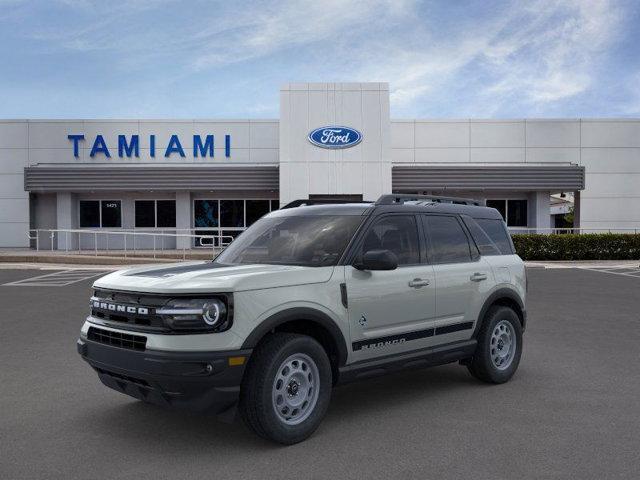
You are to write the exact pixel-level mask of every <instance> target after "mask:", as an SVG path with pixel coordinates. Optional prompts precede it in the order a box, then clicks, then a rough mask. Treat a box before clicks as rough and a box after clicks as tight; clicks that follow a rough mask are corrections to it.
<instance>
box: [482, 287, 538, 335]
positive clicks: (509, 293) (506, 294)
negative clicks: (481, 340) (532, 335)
mask: <svg viewBox="0 0 640 480" xmlns="http://www.w3.org/2000/svg"><path fill="white" fill-rule="evenodd" d="M503 298H506V299H509V300H511V301H513V302H515V303H516V304H517V305H518V307H519V308H520V312H522V315H520V314H518V316H519V317H520V321H521V323H522V331H524V329H525V327H526V322H527V314H526V312H525V309H524V304H523V303H522V299H521V298H520V295H518V293H517V292H515V291H514V290H512V289H510V288H499V289H498V290H496V291H495V292H493V293H492V294H491V295H489V297H488V298H487V299H486V300H485V302H484V304H483V305H482V309H481V310H480V314H479V315H478V321H477V322H476V328H475V329H474V330H473V337H472V338H476V337H477V336H478V332H479V331H480V327H481V326H482V322H483V321H484V317H485V315H486V314H487V310H489V308H490V307H491V306H492V305H493V304H494V303H496V302H497V301H499V300H502V299H503ZM516 313H518V312H516Z"/></svg>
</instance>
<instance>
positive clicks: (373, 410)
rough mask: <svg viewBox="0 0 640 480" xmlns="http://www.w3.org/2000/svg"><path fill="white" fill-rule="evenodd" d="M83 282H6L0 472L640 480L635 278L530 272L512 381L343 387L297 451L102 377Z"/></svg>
mask: <svg viewBox="0 0 640 480" xmlns="http://www.w3.org/2000/svg"><path fill="white" fill-rule="evenodd" d="M42 273H47V272H42V271H26V270H0V284H4V283H7V282H12V281H16V280H19V279H22V278H28V277H33V276H36V275H41V274H42ZM90 284H91V280H87V281H82V282H79V283H74V284H72V285H69V286H66V287H41V286H36V287H27V286H24V287H20V286H0V304H1V305H2V313H1V314H0V328H1V329H0V392H1V395H0V478H2V479H7V480H12V479H19V478H20V479H21V478H25V479H37V478H47V479H53V478H61V479H62V478H64V479H73V478H82V479H94V478H95V479H107V478H119V479H120V478H122V479H127V478H131V479H134V478H135V479H144V478H149V479H165V478H166V479H178V478H180V479H181V478H209V479H213V478H215V479H226V478H233V479H239V478H260V479H265V478H296V479H307V478H317V479H326V478H331V479H343V478H366V479H377V478H403V479H410V478H415V479H426V478H438V479H444V478H456V479H466V478H473V479H494V480H495V479H509V480H512V479H529V478H532V479H533V478H535V479H545V478H558V479H567V478H576V479H580V480H583V479H606V478H625V479H632V478H639V477H640V456H639V454H638V452H639V450H640V367H639V365H640V362H639V360H640V348H639V345H640V278H634V277H629V276H621V275H612V274H607V273H602V272H595V271H585V270H574V269H567V270H541V269H537V270H532V271H530V272H529V326H528V330H527V332H526V333H525V351H524V355H523V358H522V363H521V364H520V369H519V371H518V373H517V374H516V376H515V377H514V378H513V380H512V381H511V382H509V383H507V384H505V385H500V386H488V385H484V384H481V383H478V382H477V381H475V380H474V379H473V378H471V377H470V376H469V375H468V374H467V372H466V369H465V368H463V367H460V366H458V365H455V364H453V365H447V366H443V367H437V368H432V369H428V370H416V371H407V372H403V373H399V374H396V375H393V376H387V377H380V378H377V379H371V380H367V381H363V382H359V383H354V384H350V385H346V386H342V387H339V388H338V389H336V390H335V391H334V394H333V398H332V403H331V407H330V409H329V413H328V415H327V417H326V419H325V421H324V423H323V424H322V425H321V427H320V429H319V430H318V431H317V432H316V434H315V435H314V436H313V437H312V438H311V439H309V440H308V441H306V442H304V443H302V444H298V445H294V446H291V447H281V446H276V445H273V444H271V443H268V442H266V441H263V440H261V439H259V438H258V437H256V436H254V435H253V434H251V433H250V432H249V431H248V430H247V429H246V428H245V427H244V426H243V425H242V424H241V422H239V421H238V422H236V423H235V424H231V425H228V424H224V423H219V422H218V421H216V420H215V419H213V418H209V417H206V416H197V415H192V414H188V413H182V412H176V411H171V410H164V409H162V408H159V407H154V406H150V405H147V404H144V403H142V402H138V401H136V400H134V399H132V398H128V397H126V396H123V395H120V394H118V393H117V392H114V391H110V390H109V389H107V388H106V387H104V386H102V384H101V383H100V382H99V381H98V378H97V376H96V375H95V374H94V373H93V372H92V371H91V369H90V368H89V367H88V366H87V365H86V364H85V363H84V362H83V361H81V359H80V357H79V356H78V355H77V353H76V350H75V341H76V338H77V335H78V331H79V329H80V325H81V323H82V319H83V316H84V315H85V314H86V311H87V303H88V297H89V293H90Z"/></svg>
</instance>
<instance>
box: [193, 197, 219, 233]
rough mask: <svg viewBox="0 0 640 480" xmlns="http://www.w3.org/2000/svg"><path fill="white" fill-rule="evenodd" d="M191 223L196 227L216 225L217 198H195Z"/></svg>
mask: <svg viewBox="0 0 640 480" xmlns="http://www.w3.org/2000/svg"><path fill="white" fill-rule="evenodd" d="M193 225H194V226H195V227H196V228H198V227H199V228H215V227H217V226H218V200H196V201H195V202H194V217H193Z"/></svg>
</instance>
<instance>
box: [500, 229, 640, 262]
mask: <svg viewBox="0 0 640 480" xmlns="http://www.w3.org/2000/svg"><path fill="white" fill-rule="evenodd" d="M511 238H512V239H513V244H514V245H515V247H516V252H517V253H518V255H520V257H521V258H522V259H523V260H638V259H640V234H618V233H583V234H581V235H576V234H560V235H543V234H514V235H512V236H511Z"/></svg>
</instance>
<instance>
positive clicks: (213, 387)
mask: <svg viewBox="0 0 640 480" xmlns="http://www.w3.org/2000/svg"><path fill="white" fill-rule="evenodd" d="M77 347H78V353H79V354H80V355H81V356H82V358H83V359H84V360H85V361H86V362H87V363H88V364H89V365H91V367H93V369H94V370H95V371H96V372H97V373H98V376H99V378H100V380H101V381H102V383H104V384H105V385H106V386H107V387H109V388H112V389H114V390H117V391H118V392H121V393H124V394H126V395H130V396H132V397H135V398H138V399H140V400H143V401H145V402H149V403H153V404H156V405H162V406H171V407H178V408H187V409H189V410H194V411H208V412H213V413H222V412H224V411H226V410H228V409H229V408H231V407H233V406H234V405H235V404H236V403H237V401H238V396H239V393H240V383H241V381H242V376H243V374H244V369H245V365H246V364H247V361H248V358H249V356H250V355H251V350H233V351H227V352H158V351H150V350H145V351H135V350H129V349H124V348H119V347H113V346H109V345H103V344H100V343H97V342H93V341H90V340H85V339H79V340H78V343H77ZM230 357H245V359H244V362H243V364H242V365H233V366H230V365H229V363H230V362H229V358H230ZM234 363H239V362H234Z"/></svg>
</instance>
